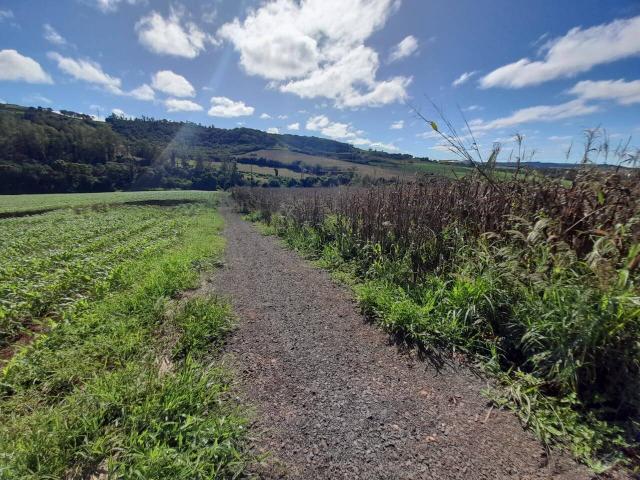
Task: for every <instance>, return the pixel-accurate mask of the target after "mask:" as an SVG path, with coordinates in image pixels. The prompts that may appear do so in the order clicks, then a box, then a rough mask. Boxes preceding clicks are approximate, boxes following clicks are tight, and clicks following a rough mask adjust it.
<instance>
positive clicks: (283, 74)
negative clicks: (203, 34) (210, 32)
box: [218, 0, 411, 107]
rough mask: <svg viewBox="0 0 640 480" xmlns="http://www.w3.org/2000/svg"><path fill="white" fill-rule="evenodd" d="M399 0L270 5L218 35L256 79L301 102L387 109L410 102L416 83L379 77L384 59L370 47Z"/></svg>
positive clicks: (288, 0)
mask: <svg viewBox="0 0 640 480" xmlns="http://www.w3.org/2000/svg"><path fill="white" fill-rule="evenodd" d="M398 4H399V2H398V1H397V0H353V1H350V2H345V1H343V0H308V1H305V2H297V1H294V0H271V1H268V2H266V3H263V4H262V5H261V6H260V7H259V8H257V9H253V10H250V11H249V12H248V14H247V16H246V18H245V19H244V21H240V20H239V19H235V20H234V21H232V22H230V23H227V24H225V25H223V26H222V27H221V28H220V29H219V30H218V36H219V37H220V38H222V39H225V40H227V41H229V42H231V43H232V44H233V45H234V47H235V49H236V50H237V51H238V52H239V53H240V64H241V66H242V67H243V68H244V70H245V71H246V72H247V73H249V74H250V75H258V76H261V77H263V78H265V79H268V80H270V81H271V83H270V85H271V86H272V87H274V88H278V89H279V90H281V91H283V92H288V93H293V94H295V95H298V96H300V97H302V98H314V97H326V98H330V99H332V100H333V101H334V103H335V105H336V106H338V107H360V106H375V105H384V104H388V103H391V102H395V101H401V100H404V99H405V98H406V95H407V94H406V87H407V86H408V85H409V83H410V81H411V79H410V78H407V77H394V78H391V79H388V80H384V81H381V80H379V79H378V78H377V71H378V67H379V63H380V62H379V58H378V54H377V53H376V52H375V51H374V50H373V49H371V48H369V47H366V46H365V45H364V42H365V41H366V40H367V39H368V38H369V37H370V36H371V34H372V33H373V32H375V31H376V30H378V29H380V28H381V27H382V26H383V25H384V23H385V22H386V20H387V18H388V17H389V16H390V15H391V13H393V12H394V11H395V9H396V7H397V6H398Z"/></svg>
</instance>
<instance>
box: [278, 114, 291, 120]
mask: <svg viewBox="0 0 640 480" xmlns="http://www.w3.org/2000/svg"><path fill="white" fill-rule="evenodd" d="M278 118H279V119H280V120H286V119H287V118H289V115H278Z"/></svg>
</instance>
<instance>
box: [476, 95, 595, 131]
mask: <svg viewBox="0 0 640 480" xmlns="http://www.w3.org/2000/svg"><path fill="white" fill-rule="evenodd" d="M597 111H598V107H597V106H595V105H588V104H586V103H585V102H584V101H583V100H581V99H578V100H571V101H569V102H566V103H561V104H559V105H536V106H534V107H527V108H522V109H520V110H516V111H515V112H513V113H512V114H511V115H509V116H506V117H501V118H497V119H495V120H491V121H489V122H485V121H483V120H479V119H478V120H476V121H471V122H469V125H470V126H471V127H472V129H473V131H474V133H475V132H476V131H477V132H483V131H487V130H493V129H499V128H507V127H514V126H516V125H520V124H523V123H531V122H552V121H556V120H562V119H565V118H571V117H578V116H582V115H588V114H590V113H594V112H597Z"/></svg>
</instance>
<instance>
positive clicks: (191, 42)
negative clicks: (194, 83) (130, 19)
mask: <svg viewBox="0 0 640 480" xmlns="http://www.w3.org/2000/svg"><path fill="white" fill-rule="evenodd" d="M182 17H183V13H182V12H181V11H179V10H177V9H173V8H172V9H171V13H170V14H169V17H168V18H164V17H163V16H162V15H160V14H159V13H157V12H151V13H150V14H149V15H147V16H146V17H143V18H141V19H140V20H139V21H138V23H136V26H135V30H136V32H137V33H138V40H139V41H140V43H141V44H142V45H144V46H145V47H146V48H147V49H148V50H150V51H151V52H153V53H157V54H163V55H174V56H176V57H185V58H195V57H197V56H198V55H199V54H200V53H201V52H202V51H204V49H205V48H206V45H207V43H215V40H214V39H213V37H212V36H210V35H208V34H206V33H204V32H203V31H202V30H200V28H199V27H198V26H197V25H196V24H195V23H193V22H183V18H182Z"/></svg>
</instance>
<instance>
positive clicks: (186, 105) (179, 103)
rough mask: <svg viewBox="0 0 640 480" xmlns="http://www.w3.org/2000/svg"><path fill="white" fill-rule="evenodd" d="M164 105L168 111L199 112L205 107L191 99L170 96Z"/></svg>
mask: <svg viewBox="0 0 640 480" xmlns="http://www.w3.org/2000/svg"><path fill="white" fill-rule="evenodd" d="M164 106H165V107H167V111H168V112H199V111H201V110H203V108H202V107H201V106H200V105H198V104H197V103H195V102H192V101H191V100H180V99H177V98H168V99H166V100H165V101H164Z"/></svg>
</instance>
